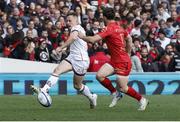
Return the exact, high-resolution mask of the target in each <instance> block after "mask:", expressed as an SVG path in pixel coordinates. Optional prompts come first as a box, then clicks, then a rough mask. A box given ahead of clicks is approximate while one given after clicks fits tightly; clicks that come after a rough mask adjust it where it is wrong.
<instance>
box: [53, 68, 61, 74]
mask: <svg viewBox="0 0 180 122" xmlns="http://www.w3.org/2000/svg"><path fill="white" fill-rule="evenodd" d="M53 73H54V74H57V75H60V74H61V70H60V69H59V68H55V69H54V71H53Z"/></svg>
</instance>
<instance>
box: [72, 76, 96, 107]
mask: <svg viewBox="0 0 180 122" xmlns="http://www.w3.org/2000/svg"><path fill="white" fill-rule="evenodd" d="M83 79H84V76H80V75H77V74H74V78H73V83H74V88H75V89H77V90H78V91H80V92H81V93H82V94H83V95H84V96H86V97H87V98H88V99H89V101H90V108H91V109H93V108H95V107H96V106H97V95H96V94H92V93H91V91H90V90H89V88H88V86H86V85H84V84H82V81H83Z"/></svg>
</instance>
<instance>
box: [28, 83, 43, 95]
mask: <svg viewBox="0 0 180 122" xmlns="http://www.w3.org/2000/svg"><path fill="white" fill-rule="evenodd" d="M30 89H31V90H32V91H33V92H34V93H36V94H38V93H39V92H41V89H40V88H39V87H36V86H34V85H30Z"/></svg>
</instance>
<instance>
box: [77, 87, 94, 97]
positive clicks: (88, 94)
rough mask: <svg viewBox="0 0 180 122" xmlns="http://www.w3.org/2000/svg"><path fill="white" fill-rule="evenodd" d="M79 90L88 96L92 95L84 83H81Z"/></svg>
mask: <svg viewBox="0 0 180 122" xmlns="http://www.w3.org/2000/svg"><path fill="white" fill-rule="evenodd" d="M79 91H80V92H81V93H82V94H83V95H84V96H86V97H88V98H91V97H92V93H91V92H90V90H89V88H88V87H87V86H86V85H82V88H81V89H80V90H79Z"/></svg>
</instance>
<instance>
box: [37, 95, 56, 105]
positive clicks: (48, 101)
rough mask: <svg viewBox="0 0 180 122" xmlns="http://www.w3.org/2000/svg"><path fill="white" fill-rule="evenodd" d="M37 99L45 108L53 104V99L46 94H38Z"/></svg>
mask: <svg viewBox="0 0 180 122" xmlns="http://www.w3.org/2000/svg"><path fill="white" fill-rule="evenodd" d="M37 99H38V101H39V103H40V104H41V105H42V106H44V107H50V106H51V104H52V98H51V96H50V95H49V94H48V93H46V92H40V93H38V96H37Z"/></svg>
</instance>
